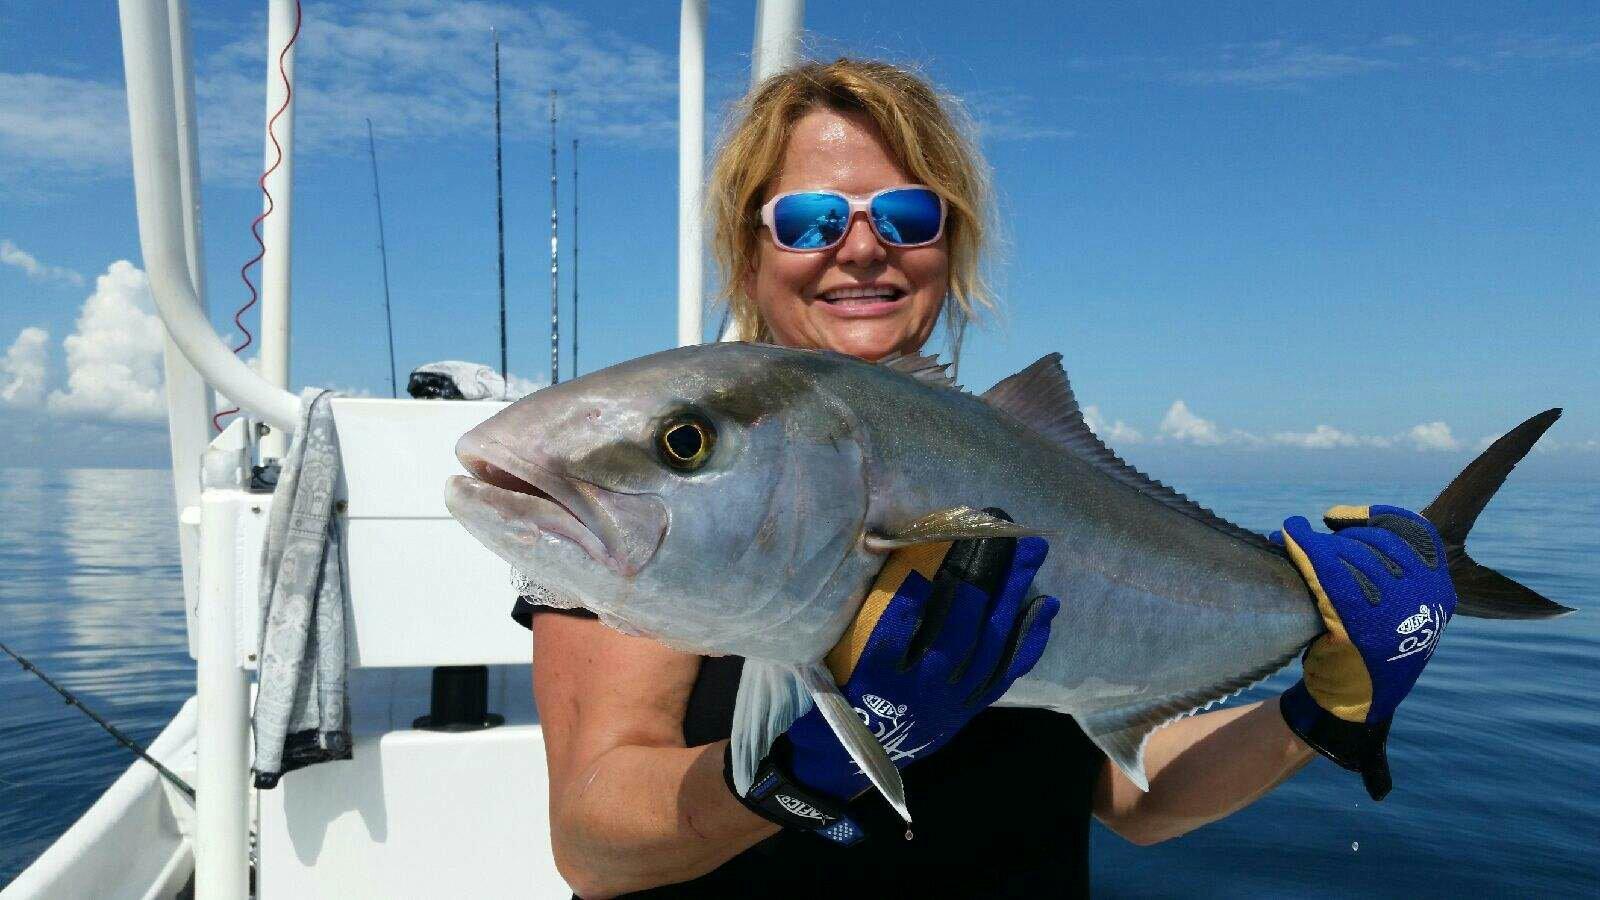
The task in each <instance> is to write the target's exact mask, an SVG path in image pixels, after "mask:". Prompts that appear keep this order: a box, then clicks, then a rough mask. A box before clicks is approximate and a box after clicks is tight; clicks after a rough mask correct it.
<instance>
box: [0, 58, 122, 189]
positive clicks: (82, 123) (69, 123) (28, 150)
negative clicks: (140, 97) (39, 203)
mask: <svg viewBox="0 0 1600 900" xmlns="http://www.w3.org/2000/svg"><path fill="white" fill-rule="evenodd" d="M113 168H114V169H117V170H120V171H122V172H127V171H128V101H127V98H126V97H125V96H124V95H123V91H122V85H120V84H115V83H102V82H97V81H90V80H87V79H82V78H64V77H60V76H56V75H43V74H40V73H37V72H15V73H14V72H0V170H3V171H5V172H6V174H7V175H9V176H12V177H15V178H17V180H18V181H19V182H21V181H23V180H24V179H25V178H26V176H27V175H28V173H30V172H31V171H36V170H40V169H43V170H47V171H50V172H52V173H68V174H80V173H83V172H88V171H106V170H109V169H113ZM6 180H7V181H9V180H11V178H7V179H6Z"/></svg>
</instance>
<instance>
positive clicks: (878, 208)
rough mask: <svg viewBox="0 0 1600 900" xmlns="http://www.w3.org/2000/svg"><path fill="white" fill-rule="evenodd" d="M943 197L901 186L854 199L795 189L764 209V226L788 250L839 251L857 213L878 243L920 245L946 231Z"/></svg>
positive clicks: (912, 185)
mask: <svg viewBox="0 0 1600 900" xmlns="http://www.w3.org/2000/svg"><path fill="white" fill-rule="evenodd" d="M944 211H945V207H944V198H943V197H940V196H939V195H938V194H936V193H934V191H933V189H932V188H926V187H923V186H921V185H916V184H911V185H901V186H899V187H890V188H884V189H883V190H881V191H874V192H873V193H872V194H870V195H868V196H866V197H851V196H848V195H846V194H841V193H839V192H838V191H821V190H817V191H791V192H790V193H787V194H779V195H778V196H776V197H773V198H772V199H771V200H768V201H767V202H766V204H765V205H764V206H762V207H761V224H763V225H765V226H767V231H769V232H771V233H772V240H773V243H775V244H777V245H778V246H779V247H781V248H783V249H784V250H794V251H799V252H807V251H813V250H829V249H832V248H834V247H837V246H838V245H839V243H840V242H841V241H843V240H844V236H845V234H846V233H847V232H848V231H849V230H850V221H851V219H853V218H855V214H856V213H858V212H861V213H866V214H867V221H868V222H870V223H871V224H872V230H873V232H875V233H876V234H877V235H878V240H880V241H882V242H884V243H885V244H888V245H889V246H891V247H922V246H925V245H927V244H931V243H933V242H934V241H937V240H938V239H939V236H940V235H941V234H943V233H944Z"/></svg>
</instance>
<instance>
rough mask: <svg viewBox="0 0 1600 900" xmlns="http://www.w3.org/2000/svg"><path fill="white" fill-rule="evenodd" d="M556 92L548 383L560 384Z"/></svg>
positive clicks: (552, 95)
mask: <svg viewBox="0 0 1600 900" xmlns="http://www.w3.org/2000/svg"><path fill="white" fill-rule="evenodd" d="M556 235H557V232H556V91H555V88H551V89H550V383H551V384H552V385H555V384H560V383H561V298H560V296H559V288H560V281H559V280H558V279H557V277H556V270H557V269H558V268H559V264H560V263H559V258H558V257H557V256H556Z"/></svg>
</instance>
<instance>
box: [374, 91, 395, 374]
mask: <svg viewBox="0 0 1600 900" xmlns="http://www.w3.org/2000/svg"><path fill="white" fill-rule="evenodd" d="M367 155H369V156H370V157H372V198H373V199H374V200H376V201H377V202H378V258H379V259H380V260H382V262H383V321H384V322H385V323H387V324H388V326H389V396H390V397H391V398H393V397H398V396H400V391H399V388H398V387H396V385H395V378H394V316H393V315H392V314H391V313H390V312H389V248H388V246H387V245H386V244H385V243H384V240H383V193H382V192H381V191H379V189H378V148H377V146H376V145H375V144H374V143H373V141H372V120H371V119H368V120H367Z"/></svg>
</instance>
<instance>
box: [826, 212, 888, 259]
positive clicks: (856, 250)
mask: <svg viewBox="0 0 1600 900" xmlns="http://www.w3.org/2000/svg"><path fill="white" fill-rule="evenodd" d="M887 255H888V251H887V250H885V249H884V247H883V243H882V242H881V241H879V240H878V233H877V232H876V231H873V230H872V223H871V222H868V221H867V214H866V213H857V214H856V215H854V216H851V217H850V228H849V230H848V231H846V232H845V233H844V240H843V241H841V242H840V243H839V249H838V251H837V255H836V256H835V257H834V259H835V261H836V262H838V263H839V265H841V266H845V265H857V266H870V265H874V264H876V263H878V262H881V261H883V259H884V257H886V256H887Z"/></svg>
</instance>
